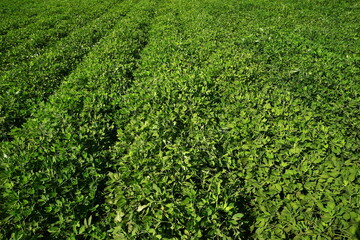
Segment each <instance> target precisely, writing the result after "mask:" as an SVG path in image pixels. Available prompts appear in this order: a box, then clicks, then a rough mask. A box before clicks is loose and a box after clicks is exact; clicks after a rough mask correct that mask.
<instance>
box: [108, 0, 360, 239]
mask: <svg viewBox="0 0 360 240" xmlns="http://www.w3.org/2000/svg"><path fill="white" fill-rule="evenodd" d="M299 5H300V6H301V7H302V8H303V10H304V11H306V14H305V15H307V14H308V17H304V13H300V12H299V13H298V15H297V14H293V13H292V11H295V10H296V8H297V7H298V6H297V5H289V4H288V3H287V5H283V6H281V5H279V6H281V7H279V6H278V5H273V4H266V3H265V2H259V3H257V4H254V3H253V2H252V1H249V2H248V4H243V3H242V4H239V3H238V2H237V1H227V5H224V4H223V2H219V1H206V2H202V3H198V4H195V3H191V6H190V5H188V3H186V2H185V1H171V3H168V4H167V5H166V6H167V7H169V9H171V10H169V12H168V13H167V14H164V15H159V20H158V21H157V22H158V23H157V24H154V26H153V27H152V29H151V31H150V33H149V44H148V45H147V47H146V49H145V50H144V51H143V53H142V55H141V58H142V64H141V65H140V67H139V68H138V69H137V71H136V73H135V81H134V83H133V86H132V87H131V88H129V89H128V90H127V93H126V94H125V95H124V96H123V98H121V102H119V103H118V105H120V107H119V108H120V109H123V110H122V111H120V112H119V113H118V115H116V118H115V125H116V126H117V129H118V136H117V137H118V141H117V143H116V145H115V147H114V148H113V150H112V152H113V153H112V161H111V162H114V164H115V165H116V168H117V171H115V172H112V173H110V175H109V176H110V180H109V181H108V188H107V191H108V192H109V193H108V197H107V201H108V202H109V203H110V204H113V205H114V207H115V208H116V212H114V213H113V219H114V221H115V222H116V223H117V225H116V227H115V228H114V229H113V234H114V235H115V236H116V237H118V238H120V239H131V238H134V237H139V238H144V239H180V238H181V239H201V238H206V239H208V238H218V239H234V238H240V237H241V238H245V239H247V238H256V239H293V238H296V239H312V238H315V237H319V238H322V239H344V238H351V237H352V236H353V234H354V233H355V231H356V228H357V222H359V220H360V219H359V217H358V216H359V207H360V206H359V197H360V188H359V178H358V172H359V167H360V166H359V163H358V161H357V159H358V158H359V154H360V148H359V144H358V142H359V140H360V136H359V129H358V126H359V124H360V122H359V118H358V109H359V103H360V99H359V92H360V85H359V76H360V74H359V73H360V72H359V68H358V66H357V64H358V58H357V56H356V55H355V54H352V51H356V49H358V46H357V45H356V44H353V43H350V44H349V43H348V42H345V43H342V44H339V43H338V40H339V39H342V38H346V37H349V36H347V35H350V36H353V39H356V36H357V35H356V28H355V27H354V26H355V25H353V24H352V23H351V20H352V19H353V16H352V15H350V14H343V13H342V12H343V9H342V8H341V7H340V9H338V10H337V12H335V13H333V14H334V16H332V21H333V22H334V26H333V27H334V28H335V29H327V31H324V30H323V31H321V32H315V31H320V29H321V28H323V27H324V24H325V23H327V24H328V22H326V20H325V22H324V20H323V19H326V18H324V15H326V14H328V13H329V9H333V8H334V7H335V6H336V7H339V6H338V5H335V6H328V8H326V9H325V10H323V13H322V14H324V15H322V14H320V15H319V12H318V11H317V10H315V9H316V8H315V9H312V8H309V9H307V8H306V7H309V6H304V5H301V4H299ZM274 6H275V7H274ZM342 7H343V6H342ZM189 9H191V10H189ZM255 9H256V12H255V14H254V15H255V16H254V15H252V14H249V12H251V13H253V12H254V10H255ZM163 11H165V12H166V11H167V10H163ZM269 12H270V13H269ZM274 12H276V13H277V14H275V15H274V16H269V14H274ZM219 13H221V14H219ZM290 13H292V15H290ZM352 14H354V13H352ZM279 16H280V17H282V18H283V20H279ZM311 20H313V21H314V20H316V21H318V23H317V24H316V25H315V26H313V28H312V29H308V25H307V24H308V21H311ZM339 22H341V24H339ZM274 23H275V24H276V28H275V27H273V26H272V25H271V24H274ZM269 24H270V25H269ZM295 24H301V25H300V26H298V29H297V30H296V31H294V25H295ZM337 24H339V25H337ZM342 25H346V26H347V27H348V32H347V33H341V31H340V29H342V27H343V26H342ZM295 29H296V27H295ZM349 54H350V55H349ZM250 236H251V237H250Z"/></svg>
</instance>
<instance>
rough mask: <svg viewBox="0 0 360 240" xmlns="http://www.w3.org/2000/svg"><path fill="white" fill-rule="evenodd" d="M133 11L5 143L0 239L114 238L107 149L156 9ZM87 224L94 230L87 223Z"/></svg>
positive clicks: (134, 6) (146, 6)
mask: <svg viewBox="0 0 360 240" xmlns="http://www.w3.org/2000/svg"><path fill="white" fill-rule="evenodd" d="M128 4H129V6H131V10H130V11H129V13H128V15H127V16H126V17H124V18H123V19H122V20H121V21H119V22H118V24H117V25H116V27H115V28H114V29H113V31H112V32H111V33H110V34H109V35H108V36H107V37H106V38H104V39H103V40H102V41H101V42H100V43H99V44H98V45H97V46H95V47H94V49H93V51H91V52H90V53H89V55H88V56H87V57H86V58H85V59H84V61H83V62H82V63H81V64H80V65H79V66H78V68H77V69H76V70H75V71H74V72H72V74H71V75H70V76H69V77H68V78H67V79H66V81H64V82H63V84H62V85H61V86H60V88H59V89H58V90H57V91H56V92H55V93H54V94H53V95H52V96H51V97H50V98H49V101H48V102H46V103H42V104H41V106H40V107H39V110H38V111H37V112H36V113H34V115H33V117H32V118H31V119H29V120H28V121H27V122H26V123H25V124H24V126H23V128H21V129H18V130H17V131H16V132H15V133H14V140H13V141H12V142H4V143H2V144H1V153H0V155H1V158H3V160H4V161H2V165H1V168H2V172H1V174H0V176H1V178H2V179H1V180H2V182H4V183H5V184H4V185H2V191H1V192H2V198H3V201H2V202H3V203H2V204H1V205H0V208H1V209H0V210H1V212H2V213H4V214H2V216H1V218H0V226H1V228H0V229H1V230H0V234H3V235H4V236H6V237H9V236H10V235H11V234H15V235H17V234H20V233H21V234H23V236H24V237H25V238H30V237H32V236H40V235H41V236H42V237H43V238H59V237H61V238H80V237H84V238H95V236H96V239H108V236H107V230H108V228H109V224H110V223H109V222H106V221H105V220H106V219H105V218H104V215H106V213H107V211H109V209H107V208H106V205H103V200H104V196H103V194H104V193H103V192H104V191H103V189H104V187H105V186H104V185H105V181H104V179H105V176H106V173H107V171H108V169H109V168H111V166H110V163H109V162H107V160H108V158H109V156H108V154H109V151H108V149H109V148H111V146H112V145H113V144H114V143H115V142H116V139H117V137H116V133H117V129H116V127H115V125H114V123H113V121H114V116H113V113H114V112H115V108H116V106H115V105H114V104H113V102H114V101H115V100H116V99H117V98H119V97H120V95H121V93H123V92H124V91H126V88H128V87H129V86H131V82H132V81H133V79H132V72H133V71H134V70H135V69H136V68H137V66H138V62H139V61H141V59H139V56H140V52H141V51H142V49H143V48H144V47H145V45H146V43H147V32H148V29H149V27H150V24H151V21H152V18H153V16H154V14H155V8H156V2H154V1H151V2H149V1H147V0H143V1H128ZM4 156H5V157H4ZM29 174H30V175H29ZM18 177H20V178H22V179H23V180H24V181H22V182H17V179H18ZM16 202H21V204H20V205H18V204H14V203H16ZM14 213H16V215H14ZM89 221H90V222H92V224H91V227H90V226H89V224H83V223H89Z"/></svg>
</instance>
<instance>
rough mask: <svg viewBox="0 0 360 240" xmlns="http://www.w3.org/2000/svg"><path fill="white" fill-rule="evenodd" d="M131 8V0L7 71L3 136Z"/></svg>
mask: <svg viewBox="0 0 360 240" xmlns="http://www.w3.org/2000/svg"><path fill="white" fill-rule="evenodd" d="M129 9H131V5H129V3H128V2H127V1H125V2H123V3H118V4H117V5H115V6H114V7H113V8H112V9H111V10H110V11H109V12H107V13H105V14H104V15H102V16H100V17H99V18H97V19H95V20H94V21H91V22H90V23H89V24H87V25H85V26H84V27H82V28H78V29H76V30H74V31H73V32H71V34H70V35H69V36H67V37H65V38H63V39H61V40H60V41H58V42H57V43H56V45H54V46H53V47H51V48H49V49H48V50H47V51H45V52H44V54H42V55H39V56H37V57H35V58H33V59H31V61H30V62H25V63H23V64H21V65H20V66H18V67H16V68H13V69H11V70H9V71H6V72H5V73H4V74H3V75H2V76H1V79H0V93H1V96H0V125H1V136H0V138H1V139H2V140H5V139H7V138H8V133H9V132H10V130H11V129H13V128H14V127H19V126H21V124H22V123H23V122H24V121H25V120H26V118H27V117H28V116H29V115H30V114H31V112H32V109H33V108H36V107H37V104H38V103H40V102H41V101H43V100H46V99H47V97H48V96H50V95H51V94H52V93H53V92H54V91H55V90H56V88H57V87H58V86H59V85H60V84H61V82H62V80H63V79H64V77H66V76H67V75H68V74H69V73H70V72H71V71H72V70H73V69H75V68H76V66H77V65H78V63H79V62H81V60H82V58H83V56H85V55H86V54H87V53H88V52H89V51H91V49H92V48H93V46H94V45H96V43H97V42H98V41H99V40H100V39H101V38H102V37H104V36H106V34H108V33H109V31H110V30H111V29H112V28H113V27H114V25H115V24H117V22H118V21H119V20H120V19H121V18H122V17H123V16H124V15H126V13H127V12H128V11H129Z"/></svg>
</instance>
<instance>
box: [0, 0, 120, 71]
mask: <svg viewBox="0 0 360 240" xmlns="http://www.w3.org/2000/svg"><path fill="white" fill-rule="evenodd" d="M54 4H55V3H54ZM63 5H64V6H63ZM63 5H61V6H62V7H63V8H64V9H57V8H56V7H54V8H55V9H57V11H58V12H57V13H56V14H52V13H51V12H49V11H46V12H47V15H45V16H42V17H41V18H40V19H38V20H37V21H35V22H34V23H32V24H29V25H27V26H26V27H23V28H20V29H15V30H13V31H10V32H8V33H7V34H6V35H2V36H1V37H0V46H1V49H0V52H1V55H0V72H2V71H6V70H10V69H11V68H16V67H19V65H23V64H24V62H30V61H31V60H32V59H33V58H35V57H37V56H39V55H41V54H42V53H43V52H44V51H45V50H46V48H47V47H48V46H52V45H53V44H55V43H56V42H57V41H59V40H60V39H62V38H64V37H66V36H68V35H69V34H70V33H71V32H72V31H74V30H76V29H78V28H81V27H83V26H84V25H86V24H88V22H89V21H93V20H94V19H96V18H97V17H99V16H100V15H101V14H103V13H104V12H106V11H108V10H109V8H111V7H112V6H113V5H114V1H107V2H99V1H95V2H94V3H89V1H79V2H77V3H76V4H72V6H71V7H69V6H67V5H65V4H63ZM55 6H56V5H55ZM22 18H23V17H22Z"/></svg>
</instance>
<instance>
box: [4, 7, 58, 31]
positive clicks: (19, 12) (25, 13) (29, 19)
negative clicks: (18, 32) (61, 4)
mask: <svg viewBox="0 0 360 240" xmlns="http://www.w3.org/2000/svg"><path fill="white" fill-rule="evenodd" d="M53 2H56V0H50V1H47V2H44V1H39V0H26V1H23V0H12V1H6V0H3V1H0V15H1V20H2V21H1V22H0V35H5V34H6V33H8V32H9V31H13V30H15V29H18V28H22V27H24V26H26V25H28V24H31V23H33V22H35V21H37V20H38V19H40V18H42V17H43V16H44V15H46V14H47V13H55V12H56V10H55V12H52V11H50V9H49V8H48V6H52V8H51V9H54V4H53Z"/></svg>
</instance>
